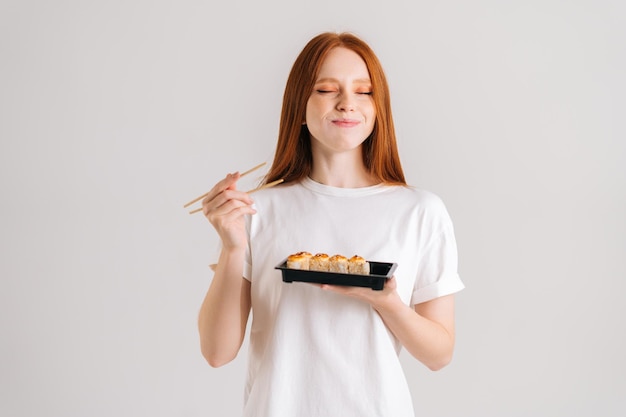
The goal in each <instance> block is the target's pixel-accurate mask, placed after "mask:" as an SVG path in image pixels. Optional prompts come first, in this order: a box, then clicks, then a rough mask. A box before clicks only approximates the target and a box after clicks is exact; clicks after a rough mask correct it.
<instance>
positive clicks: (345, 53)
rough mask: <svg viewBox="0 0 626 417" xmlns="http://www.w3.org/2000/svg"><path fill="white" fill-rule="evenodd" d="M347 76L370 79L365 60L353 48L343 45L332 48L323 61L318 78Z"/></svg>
mask: <svg viewBox="0 0 626 417" xmlns="http://www.w3.org/2000/svg"><path fill="white" fill-rule="evenodd" d="M347 77H348V78H355V79H362V80H364V79H365V80H369V78H370V76H369V71H368V69H367V65H366V64H365V61H364V60H363V58H361V57H360V56H359V54H357V53H356V52H354V51H353V50H351V49H347V48H343V47H337V48H333V49H331V50H330V51H329V52H328V54H327V55H326V57H325V58H324V61H323V62H322V65H321V67H320V70H319V73H318V74H317V79H318V80H320V79H326V78H340V79H342V78H347Z"/></svg>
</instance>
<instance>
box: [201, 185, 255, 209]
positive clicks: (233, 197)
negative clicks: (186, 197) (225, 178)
mask: <svg viewBox="0 0 626 417" xmlns="http://www.w3.org/2000/svg"><path fill="white" fill-rule="evenodd" d="M231 201H238V202H240V203H241V204H245V205H252V204H254V200H252V198H251V197H250V196H249V195H248V194H246V193H244V192H242V191H237V190H231V189H227V190H224V191H222V192H221V193H219V194H218V195H216V196H215V197H214V198H212V199H209V197H207V198H205V199H204V200H203V201H202V210H203V211H204V212H205V214H206V213H208V212H210V211H214V210H218V209H220V208H221V207H222V206H224V205H225V204H227V203H229V202H231Z"/></svg>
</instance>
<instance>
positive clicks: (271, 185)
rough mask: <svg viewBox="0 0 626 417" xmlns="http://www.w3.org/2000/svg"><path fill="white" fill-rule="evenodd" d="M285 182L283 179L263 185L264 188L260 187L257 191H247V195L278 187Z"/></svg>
mask: <svg viewBox="0 0 626 417" xmlns="http://www.w3.org/2000/svg"><path fill="white" fill-rule="evenodd" d="M283 181H285V180H284V179H282V178H281V179H279V180H276V181H272V182H268V183H267V184H265V185H262V186H260V187H257V188H255V189H253V190H250V191H246V193H248V194H252V193H256V192H257V191H259V190H264V189H266V188H270V187H273V186H275V185H278V184H280V183H281V182H283Z"/></svg>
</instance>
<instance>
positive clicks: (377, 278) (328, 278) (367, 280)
mask: <svg viewBox="0 0 626 417" xmlns="http://www.w3.org/2000/svg"><path fill="white" fill-rule="evenodd" d="M369 264H370V274H369V275H360V274H344V273H340V272H324V271H307V270H302V269H292V268H287V259H285V260H284V261H282V262H281V263H279V264H278V265H276V267H275V268H276V269H280V270H281V271H282V274H283V281H284V282H294V281H298V282H314V283H317V284H332V285H343V286H350V287H368V288H371V289H373V290H382V289H383V287H384V286H385V281H386V280H388V279H389V278H391V277H392V275H393V273H394V271H395V270H396V268H397V267H398V264H396V263H390V262H372V261H369Z"/></svg>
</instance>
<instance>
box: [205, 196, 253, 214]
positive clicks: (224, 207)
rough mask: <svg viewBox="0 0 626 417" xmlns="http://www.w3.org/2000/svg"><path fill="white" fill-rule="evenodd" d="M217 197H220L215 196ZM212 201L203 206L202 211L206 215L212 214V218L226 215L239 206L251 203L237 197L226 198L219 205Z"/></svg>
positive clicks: (248, 205)
mask: <svg viewBox="0 0 626 417" xmlns="http://www.w3.org/2000/svg"><path fill="white" fill-rule="evenodd" d="M217 199H221V197H217ZM213 203H215V202H213ZM213 203H211V204H207V205H206V206H204V207H203V211H204V214H205V215H206V216H212V217H214V218H218V217H220V216H224V215H227V214H228V213H230V212H232V211H234V210H237V209H239V208H241V207H251V204H247V203H245V202H243V201H241V200H237V199H227V200H225V201H224V202H223V203H222V204H220V205H216V204H213Z"/></svg>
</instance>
